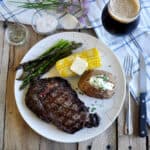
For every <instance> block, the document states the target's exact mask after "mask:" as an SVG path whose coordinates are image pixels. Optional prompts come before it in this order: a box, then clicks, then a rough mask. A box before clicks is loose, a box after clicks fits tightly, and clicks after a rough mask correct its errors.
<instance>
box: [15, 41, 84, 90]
mask: <svg viewBox="0 0 150 150" xmlns="http://www.w3.org/2000/svg"><path fill="white" fill-rule="evenodd" d="M81 45H82V44H81V43H76V42H74V41H68V40H63V39H61V40H59V41H58V42H57V43H55V44H54V45H53V46H52V47H51V48H49V49H48V50H47V51H45V52H44V53H43V54H42V55H40V56H39V57H38V58H36V59H34V60H31V61H28V62H25V63H22V64H20V65H19V66H18V67H17V70H18V69H21V68H22V69H23V73H22V75H21V76H20V77H19V78H18V79H17V80H22V81H23V82H22V84H21V86H20V90H21V89H23V88H25V87H26V86H27V85H28V84H29V83H30V82H31V81H32V80H34V79H35V78H40V77H41V75H43V74H44V73H46V72H47V71H48V70H49V69H50V68H51V67H53V65H54V64H55V63H56V61H57V60H59V59H61V58H63V57H66V56H68V55H70V54H71V53H72V50H74V49H77V48H79V47H80V46H81Z"/></svg>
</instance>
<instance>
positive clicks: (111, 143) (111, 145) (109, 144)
mask: <svg viewBox="0 0 150 150" xmlns="http://www.w3.org/2000/svg"><path fill="white" fill-rule="evenodd" d="M116 143H117V141H116V123H115V122H114V123H113V125H112V126H111V127H110V128H109V129H107V130H106V131H105V132H104V133H102V134H101V135H100V136H98V137H97V138H95V140H94V141H93V144H92V150H98V149H100V150H107V149H111V150H116Z"/></svg>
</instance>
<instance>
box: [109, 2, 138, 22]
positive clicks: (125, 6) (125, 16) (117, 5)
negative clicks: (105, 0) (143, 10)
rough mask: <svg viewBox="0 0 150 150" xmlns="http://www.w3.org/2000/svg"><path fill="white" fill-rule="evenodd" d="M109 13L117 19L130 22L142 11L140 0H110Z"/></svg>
mask: <svg viewBox="0 0 150 150" xmlns="http://www.w3.org/2000/svg"><path fill="white" fill-rule="evenodd" d="M108 11H109V14H110V15H111V16H112V17H113V18H114V19H115V20H117V21H119V22H122V23H129V22H132V21H133V20H135V19H136V17H137V15H138V13H139V11H140V2H139V0H110V2H109V5H108Z"/></svg>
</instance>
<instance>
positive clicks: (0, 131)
mask: <svg viewBox="0 0 150 150" xmlns="http://www.w3.org/2000/svg"><path fill="white" fill-rule="evenodd" d="M4 34H5V31H4V28H3V24H2V22H1V23H0V86H1V88H0V150H1V149H3V146H4V143H3V138H4V128H5V126H4V122H5V121H4V120H5V96H6V81H7V71H8V61H9V46H8V44H7V42H6V41H5V39H4Z"/></svg>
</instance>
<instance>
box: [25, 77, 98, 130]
mask: <svg viewBox="0 0 150 150" xmlns="http://www.w3.org/2000/svg"><path fill="white" fill-rule="evenodd" d="M25 102H26V105H27V107H28V108H29V109H30V110H31V111H33V112H34V113H35V114H36V115H37V116H38V117H40V118H41V119H42V120H44V121H46V122H52V123H53V124H54V125H55V126H57V127H58V128H60V129H62V130H63V131H65V132H68V133H74V132H76V131H78V130H80V129H82V128H83V127H88V128H91V127H96V126H98V125H99V117H98V115H97V114H90V113H89V112H88V108H87V107H86V106H85V105H84V103H83V102H81V100H80V99H79V98H78V96H77V94H76V92H75V91H74V90H73V89H72V88H71V86H70V84H69V83H68V82H67V81H66V80H65V79H62V78H60V77H54V78H47V79H38V80H35V81H32V83H31V84H30V87H29V89H28V92H27V94H26V97H25Z"/></svg>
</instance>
